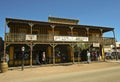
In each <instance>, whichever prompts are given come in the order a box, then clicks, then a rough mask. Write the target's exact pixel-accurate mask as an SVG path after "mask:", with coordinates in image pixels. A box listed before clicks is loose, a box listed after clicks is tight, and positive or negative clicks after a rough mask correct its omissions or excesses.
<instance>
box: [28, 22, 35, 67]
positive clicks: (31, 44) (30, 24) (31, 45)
mask: <svg viewBox="0 0 120 82" xmlns="http://www.w3.org/2000/svg"><path fill="white" fill-rule="evenodd" d="M33 25H34V24H32V23H29V26H30V28H31V35H32V28H33ZM32 51H33V42H32V40H31V41H30V67H32Z"/></svg>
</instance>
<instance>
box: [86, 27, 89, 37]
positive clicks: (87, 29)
mask: <svg viewBox="0 0 120 82" xmlns="http://www.w3.org/2000/svg"><path fill="white" fill-rule="evenodd" d="M86 31H87V36H88V37H89V28H86Z"/></svg>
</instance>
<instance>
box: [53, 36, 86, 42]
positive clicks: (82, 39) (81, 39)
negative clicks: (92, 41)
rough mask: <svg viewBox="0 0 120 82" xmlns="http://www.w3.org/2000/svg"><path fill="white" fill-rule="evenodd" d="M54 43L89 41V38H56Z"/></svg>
mask: <svg viewBox="0 0 120 82" xmlns="http://www.w3.org/2000/svg"><path fill="white" fill-rule="evenodd" d="M54 41H88V37H72V36H54Z"/></svg>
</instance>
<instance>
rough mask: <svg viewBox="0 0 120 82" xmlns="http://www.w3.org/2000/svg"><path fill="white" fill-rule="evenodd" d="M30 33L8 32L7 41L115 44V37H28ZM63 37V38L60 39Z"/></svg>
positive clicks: (43, 35)
mask: <svg viewBox="0 0 120 82" xmlns="http://www.w3.org/2000/svg"><path fill="white" fill-rule="evenodd" d="M26 35H30V34H21V33H16V34H15V33H14V34H13V33H7V34H6V37H5V38H6V42H27V41H31V40H32V41H34V42H48V43H49V42H53V41H54V42H91V43H102V44H106V45H107V44H108V45H109V44H114V42H115V39H114V38H111V37H93V36H90V37H83V36H57V38H58V39H55V38H56V36H52V35H47V34H39V35H35V37H34V35H32V36H29V37H26ZM60 38H61V39H60Z"/></svg>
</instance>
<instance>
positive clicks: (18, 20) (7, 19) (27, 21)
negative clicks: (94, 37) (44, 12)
mask: <svg viewBox="0 0 120 82" xmlns="http://www.w3.org/2000/svg"><path fill="white" fill-rule="evenodd" d="M6 22H8V23H9V22H20V23H32V22H33V23H36V24H39V23H41V24H47V25H51V24H55V25H59V26H75V27H77V26H83V27H89V28H93V27H94V28H96V29H97V28H101V29H109V31H112V30H114V28H111V27H104V26H94V25H82V24H78V25H73V24H61V23H51V22H45V21H36V20H26V19H17V18H6Z"/></svg>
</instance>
